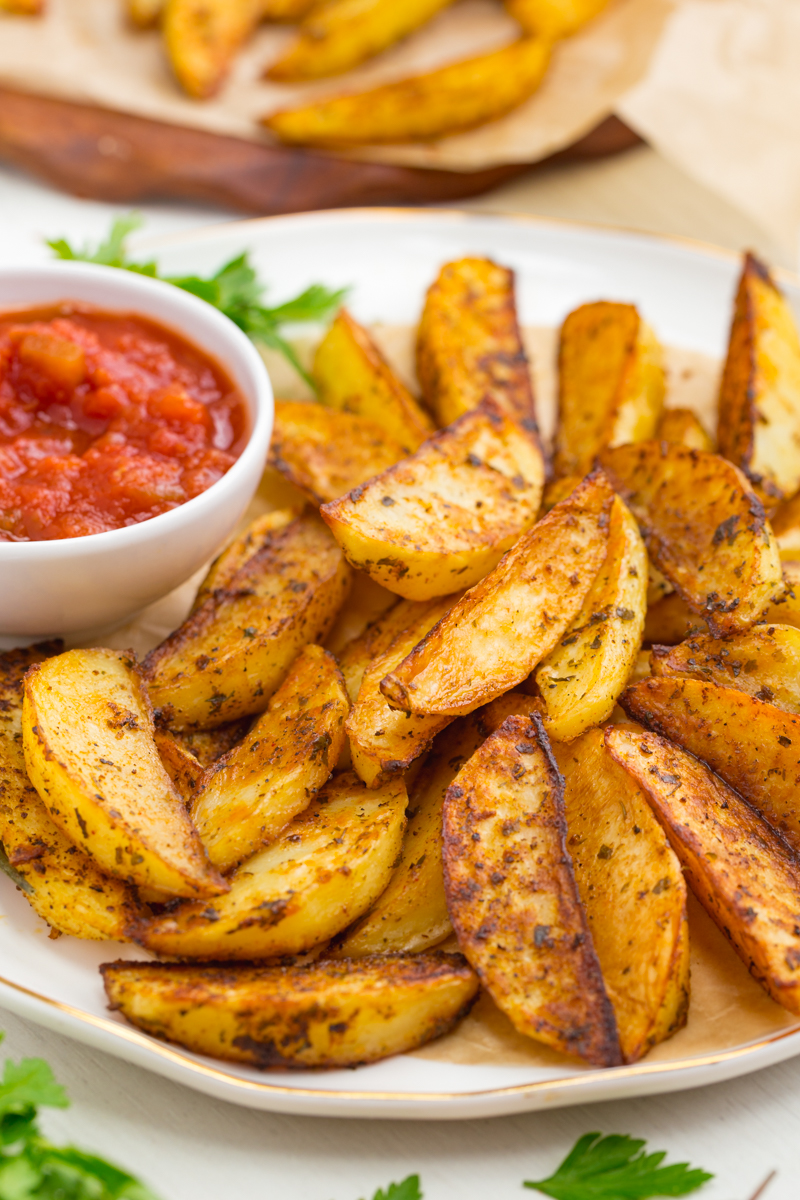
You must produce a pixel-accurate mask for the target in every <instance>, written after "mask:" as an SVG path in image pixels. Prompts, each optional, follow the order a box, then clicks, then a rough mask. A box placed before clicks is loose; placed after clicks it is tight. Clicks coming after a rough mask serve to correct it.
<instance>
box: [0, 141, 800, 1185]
mask: <svg viewBox="0 0 800 1200" xmlns="http://www.w3.org/2000/svg"><path fill="white" fill-rule="evenodd" d="M469 207H472V208H476V209H481V210H483V211H487V212H511V211H517V212H532V213H537V214H539V215H544V216H558V217H566V218H571V219H577V220H586V221H596V222H600V223H604V224H616V225H623V226H628V227H632V228H637V229H643V230H651V231H655V232H663V233H670V234H678V235H682V236H689V237H696V238H700V239H703V240H707V241H716V242H718V243H719V244H722V245H726V246H729V247H731V248H734V249H737V248H741V247H743V246H749V247H752V248H754V249H756V250H757V251H760V252H761V253H762V254H763V255H764V256H765V257H767V258H768V259H770V260H771V261H772V262H773V263H775V264H780V265H783V266H788V267H796V266H797V264H796V263H794V262H793V261H791V258H790V257H789V255H788V254H786V253H782V252H781V250H780V248H778V247H776V246H775V245H774V244H773V243H772V242H771V239H770V237H769V234H768V232H765V231H763V230H760V229H758V228H757V227H755V226H754V225H753V224H752V223H751V222H750V221H749V220H748V219H747V218H745V217H743V216H741V215H739V214H738V213H736V212H735V211H734V210H733V209H731V208H730V207H729V206H728V205H726V204H723V203H722V202H720V201H719V200H717V199H716V198H715V197H714V196H712V195H711V194H710V193H709V192H707V191H706V190H705V189H704V188H702V187H699V186H698V185H696V184H694V183H693V182H692V181H691V180H689V179H688V178H686V176H684V175H682V174H681V173H680V172H678V171H677V170H675V169H674V168H673V167H671V166H670V165H669V164H668V163H666V162H664V160H663V159H661V158H659V157H658V155H656V154H655V153H654V152H652V151H650V150H647V149H644V148H642V149H638V150H634V151H632V152H631V153H629V154H628V155H626V156H624V157H622V158H619V159H614V160H609V161H606V162H601V163H595V164H588V165H577V166H570V167H562V168H559V169H553V170H547V171H543V172H540V173H535V174H532V175H530V176H529V177H528V178H526V179H523V180H520V181H517V182H516V183H514V184H511V185H510V186H508V187H506V188H503V189H501V190H500V191H498V192H496V193H494V194H493V195H491V196H489V197H484V198H482V199H481V200H478V201H474V202H472V204H470V206H469ZM113 211H114V210H113V209H112V208H111V207H110V206H107V205H100V204H88V203H84V202H80V201H76V200H73V199H71V198H69V197H65V196H62V195H59V194H57V193H55V192H52V191H50V190H49V189H47V188H44V187H40V186H39V185H37V184H33V183H32V182H30V181H29V180H26V179H24V178H23V177H22V176H20V175H17V174H15V173H13V172H10V171H3V170H2V169H0V265H10V264H12V263H25V262H34V261H37V260H39V261H41V260H43V259H44V258H46V257H47V253H46V252H45V251H44V250H43V248H42V245H41V239H42V238H43V237H45V236H50V237H55V236H60V235H67V236H69V237H72V238H77V239H78V240H82V239H84V238H86V237H91V238H92V239H93V240H96V239H97V237H98V236H99V235H100V234H102V233H103V232H104V231H105V229H106V227H107V224H108V220H109V217H110V215H111V214H112V212H113ZM145 216H146V217H147V222H148V224H147V232H148V233H152V234H155V233H162V232H163V233H166V232H169V231H171V230H173V229H179V228H182V229H185V228H189V227H191V226H192V225H201V224H205V223H207V222H209V221H211V220H221V219H226V218H229V217H230V214H226V213H221V212H209V211H208V210H205V211H204V210H200V209H180V208H171V209H168V208H148V209H146V210H145ZM0 1028H2V1029H5V1031H6V1035H7V1036H6V1041H5V1043H4V1047H3V1049H4V1050H5V1052H6V1053H7V1054H9V1055H11V1056H13V1057H14V1058H19V1057H21V1056H24V1055H34V1054H35V1055H42V1056H44V1057H45V1058H47V1059H48V1061H49V1062H50V1063H51V1064H52V1066H53V1068H54V1070H55V1072H56V1074H57V1076H58V1078H59V1079H60V1080H61V1082H63V1083H64V1084H65V1085H66V1086H67V1088H68V1090H69V1093H70V1095H71V1097H72V1101H73V1106H72V1108H71V1109H69V1110H68V1111H66V1112H56V1111H54V1112H49V1113H46V1114H45V1116H44V1119H43V1124H44V1127H45V1130H46V1131H47V1133H48V1134H49V1135H50V1136H51V1137H53V1138H54V1139H56V1140H64V1141H66V1140H70V1141H74V1142H75V1143H77V1144H79V1145H81V1146H82V1147H84V1148H86V1149H89V1150H92V1151H95V1152H97V1153H100V1154H104V1155H107V1156H109V1157H111V1158H113V1159H116V1160H117V1161H119V1163H120V1164H121V1165H123V1166H127V1167H128V1168H129V1169H131V1170H133V1171H135V1172H137V1173H139V1174H140V1175H141V1176H142V1177H143V1178H144V1179H145V1180H146V1182H147V1183H149V1184H150V1186H151V1187H152V1188H153V1189H154V1190H155V1191H156V1192H157V1193H158V1194H159V1195H160V1196H161V1197H163V1200H184V1198H185V1200H189V1198H191V1200H220V1197H225V1198H228V1197H235V1200H271V1198H272V1197H275V1198H276V1200H277V1198H279V1200H360V1198H364V1200H369V1198H370V1197H371V1196H372V1194H373V1192H374V1191H375V1189H376V1188H378V1187H385V1186H386V1184H387V1183H389V1182H390V1181H392V1180H400V1179H402V1178H403V1177H405V1176H406V1175H408V1174H410V1173H412V1172H418V1173H419V1174H420V1175H421V1176H422V1184H423V1190H424V1193H425V1196H426V1197H427V1200H461V1198H462V1197H463V1198H465V1200H506V1198H508V1200H513V1197H522V1196H523V1195H526V1194H527V1195H528V1196H533V1195H535V1194H536V1193H532V1192H527V1193H523V1192H522V1191H521V1183H522V1181H523V1180H524V1179H530V1178H534V1179H535V1178H537V1177H538V1178H541V1177H543V1176H546V1175H548V1174H549V1173H550V1172H551V1171H552V1170H553V1169H554V1168H555V1166H556V1165H557V1163H558V1162H560V1160H561V1159H562V1158H563V1156H564V1155H565V1154H566V1152H567V1151H568V1150H569V1149H570V1147H571V1146H572V1144H573V1142H574V1141H575V1140H576V1138H578V1137H579V1136H580V1135H581V1134H583V1133H586V1132H588V1131H590V1130H594V1129H597V1130H602V1131H603V1132H606V1133H612V1132H617V1133H630V1134H632V1135H635V1136H638V1137H645V1138H647V1139H649V1141H650V1144H651V1149H666V1150H669V1152H670V1157H671V1159H673V1160H687V1159H688V1160H689V1161H691V1162H692V1163H693V1164H694V1165H696V1166H703V1167H705V1168H706V1169H707V1170H710V1171H714V1172H715V1174H716V1179H715V1180H714V1182H713V1183H711V1184H709V1185H708V1186H707V1188H706V1189H704V1190H703V1192H702V1193H700V1195H701V1196H702V1197H704V1198H706V1200H749V1198H750V1197H751V1196H752V1195H753V1193H754V1192H755V1190H756V1188H757V1187H758V1185H759V1184H760V1183H761V1182H762V1180H763V1179H764V1178H765V1176H766V1175H767V1174H768V1173H769V1172H770V1171H771V1170H772V1169H777V1171H778V1175H777V1177H776V1178H775V1179H774V1180H773V1182H772V1183H771V1184H770V1186H769V1188H768V1189H767V1191H766V1192H765V1193H764V1196H765V1200H797V1197H798V1196H800V1137H798V1134H800V1058H799V1059H797V1060H795V1061H794V1062H789V1063H785V1064H783V1065H781V1066H778V1067H773V1068H771V1069H770V1070H767V1071H762V1072H760V1073H758V1074H755V1075H751V1076H748V1077H745V1078H743V1079H740V1080H737V1081H734V1082H732V1083H727V1084H721V1085H719V1086H716V1087H712V1088H706V1089H703V1090H699V1091H694V1092H683V1093H676V1094H673V1095H670V1096H657V1097H651V1098H649V1099H643V1100H632V1101H625V1102H619V1103H616V1102H615V1103H608V1104H603V1105H595V1106H591V1107H581V1108H572V1109H560V1110H557V1111H554V1112H552V1113H538V1114H532V1115H530V1116H516V1117H504V1118H500V1119H496V1120H487V1121H481V1122H478V1121H472V1122H461V1123H446V1122H442V1123H437V1122H433V1121H428V1122H394V1121H381V1122H369V1123H368V1122H364V1121H342V1120H339V1121H336V1120H322V1119H318V1118H300V1117H286V1116H272V1115H269V1114H267V1113H258V1112H250V1111H248V1110H246V1109H243V1108H238V1107H234V1106H233V1105H227V1104H224V1103H221V1102H218V1101H215V1100H211V1099H208V1098H206V1097H204V1096H201V1095H198V1094H196V1093H194V1092H191V1091H188V1090H186V1089H183V1088H181V1087H178V1086H177V1085H175V1084H172V1083H169V1082H167V1081H165V1080H163V1079H160V1078H158V1077H157V1076H155V1075H151V1074H149V1073H147V1072H145V1071H142V1070H140V1069H138V1068H136V1067H132V1066H128V1065H127V1064H125V1063H122V1062H120V1061H118V1060H116V1059H113V1058H110V1057H108V1056H106V1055H104V1054H101V1053H97V1052H94V1051H91V1050H88V1049H86V1048H85V1047H83V1046H81V1045H79V1044H78V1043H76V1042H71V1041H68V1040H66V1039H64V1038H62V1037H59V1036H57V1035H55V1034H52V1033H49V1032H47V1031H45V1030H43V1029H40V1028H38V1027H36V1026H33V1025H28V1024H27V1023H25V1022H23V1021H20V1020H19V1019H17V1018H16V1017H13V1016H12V1015H11V1014H10V1013H5V1012H1V1011H0ZM1 1054H2V1052H0V1055H1Z"/></svg>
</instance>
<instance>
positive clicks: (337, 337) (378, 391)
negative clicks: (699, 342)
mask: <svg viewBox="0 0 800 1200" xmlns="http://www.w3.org/2000/svg"><path fill="white" fill-rule="evenodd" d="M314 380H315V382H316V384H317V390H318V392H319V398H320V401H321V403H322V404H327V405H328V406H329V407H330V408H338V409H343V410H344V411H345V412H348V413H353V414H354V415H355V416H357V417H363V418H364V419H365V420H368V421H372V422H373V423H374V424H375V425H377V426H379V427H380V428H381V429H383V430H384V432H385V434H386V436H387V437H388V438H391V441H392V443H399V444H400V445H401V446H402V447H403V451H404V453H405V454H413V452H414V451H415V450H417V449H418V448H419V447H420V446H421V445H422V443H423V442H424V441H426V440H427V438H429V437H430V436H431V434H432V433H433V428H434V427H433V422H432V421H431V419H430V417H429V416H428V414H427V413H426V412H425V411H424V410H423V409H422V407H421V406H420V405H419V404H418V403H417V401H416V400H415V399H414V397H413V396H412V395H411V393H410V392H409V390H408V388H406V387H405V385H404V384H402V383H401V382H400V380H399V379H398V378H397V376H396V375H395V373H394V371H393V370H392V368H391V367H390V366H389V364H388V363H387V361H386V359H385V358H384V357H383V355H382V354H381V352H380V350H379V349H378V347H377V346H376V345H375V343H374V342H373V340H372V338H371V337H370V335H369V333H368V332H367V330H366V329H364V327H363V325H359V324H358V322H357V321H355V320H354V319H353V318H352V317H351V315H350V313H349V312H348V311H347V309H345V308H342V309H340V310H339V312H338V314H337V316H336V319H335V320H334V321H333V323H332V325H331V327H330V329H329V330H328V332H327V333H326V334H325V337H324V338H323V339H322V341H321V342H320V344H319V346H318V347H317V352H316V354H315V356H314Z"/></svg>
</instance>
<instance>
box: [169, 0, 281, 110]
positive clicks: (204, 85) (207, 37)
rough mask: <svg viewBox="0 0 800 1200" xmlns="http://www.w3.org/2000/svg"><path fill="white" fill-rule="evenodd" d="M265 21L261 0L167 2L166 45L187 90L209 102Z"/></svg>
mask: <svg viewBox="0 0 800 1200" xmlns="http://www.w3.org/2000/svg"><path fill="white" fill-rule="evenodd" d="M260 18H261V0H165V4H164V12H163V18H162V21H163V28H164V43H165V45H166V48H167V55H168V56H169V60H170V63H171V64H172V69H173V71H174V72H175V75H176V77H177V79H178V82H179V83H180V85H181V87H182V88H183V89H184V91H186V92H188V93H189V95H190V96H194V97H195V98H196V99H197V100H205V99H207V98H208V97H209V96H213V95H214V93H215V92H217V91H219V89H220V87H221V86H222V83H223V81H224V79H225V77H226V76H227V74H228V72H229V70H230V69H231V66H232V64H233V60H234V58H235V57H236V54H237V52H238V50H239V49H240V47H241V46H243V45H244V43H245V42H246V41H247V39H248V38H249V37H250V34H251V33H252V32H253V30H254V29H255V27H256V25H257V24H258V22H259V20H260Z"/></svg>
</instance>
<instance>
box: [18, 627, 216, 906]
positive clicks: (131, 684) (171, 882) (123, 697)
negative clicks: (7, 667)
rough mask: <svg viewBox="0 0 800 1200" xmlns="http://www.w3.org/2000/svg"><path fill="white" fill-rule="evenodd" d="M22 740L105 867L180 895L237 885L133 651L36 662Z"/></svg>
mask: <svg viewBox="0 0 800 1200" xmlns="http://www.w3.org/2000/svg"><path fill="white" fill-rule="evenodd" d="M22 745H23V750H24V753H25V766H26V768H27V771H28V775H29V777H30V781H31V783H32V784H33V786H34V787H35V788H36V791H37V792H38V793H39V796H40V797H41V800H42V802H43V804H44V806H45V808H46V809H47V811H48V813H49V814H50V816H51V817H52V819H53V821H54V823H55V824H56V825H57V826H58V828H59V829H60V830H61V831H62V832H63V833H65V834H66V835H67V837H68V838H70V840H71V841H72V842H74V844H75V845H76V846H78V847H79V848H80V849H82V850H85V851H86V852H87V854H90V855H91V857H92V858H93V859H94V860H95V862H96V863H98V864H99V866H101V867H102V868H103V870H104V871H107V872H108V873H109V874H110V875H114V876H116V877H117V878H119V879H124V880H125V881H126V882H128V883H135V884H139V885H141V886H142V887H150V888H157V889H158V890H160V891H164V892H168V893H169V894H170V895H171V896H199V897H206V896H218V895H220V893H222V892H225V891H227V890H228V889H227V884H226V883H225V881H224V879H223V878H222V877H221V875H219V874H218V872H217V871H216V870H215V869H214V868H213V867H212V866H211V864H210V863H209V861H208V859H207V858H206V856H205V852H204V850H203V847H202V844H201V842H200V839H199V837H198V836H197V831H196V830H195V828H194V826H193V825H192V823H191V821H190V820H189V816H188V814H187V812H186V809H185V808H184V806H183V802H182V800H181V798H180V796H179V795H178V793H177V792H176V790H175V788H174V786H173V784H172V781H171V779H170V777H169V775H168V774H167V772H166V771H165V770H164V767H163V766H162V764H161V759H160V758H159V756H158V751H157V749H156V744H155V740H154V737H153V713H152V709H151V707H150V702H149V700H148V697H147V691H146V689H145V686H144V683H143V681H142V679H141V675H140V673H139V671H138V670H137V668H136V666H135V664H134V663H133V661H132V660H131V659H130V658H129V657H128V656H127V654H125V653H124V652H121V651H116V650H68V651H67V652H66V653H64V654H59V655H57V656H56V657H55V658H49V659H47V660H46V661H45V662H43V663H39V664H37V665H35V666H33V667H31V669H30V671H29V672H28V674H27V675H26V677H25V699H24V703H23V712H22Z"/></svg>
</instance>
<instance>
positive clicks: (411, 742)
mask: <svg viewBox="0 0 800 1200" xmlns="http://www.w3.org/2000/svg"><path fill="white" fill-rule="evenodd" d="M456 599H457V597H455V596H444V597H441V598H440V599H438V600H432V601H429V602H428V603H427V604H417V605H415V606H414V607H415V609H416V612H414V613H412V612H411V611H410V610H411V602H410V601H407V602H406V603H407V604H408V609H407V610H406V615H408V617H409V620H408V623H407V624H404V625H403V627H402V629H401V630H400V631H399V632H398V633H397V634H395V636H394V637H393V638H392V640H391V642H390V643H389V644H388V646H387V647H386V649H385V650H383V651H382V652H380V653H377V654H376V657H375V658H374V659H373V660H372V662H370V664H369V665H368V666H367V668H366V670H365V671H364V674H363V676H362V680H361V686H360V688H359V690H358V697H357V698H356V702H355V704H354V705H353V708H352V710H351V712H350V716H349V717H348V718H347V725H346V729H347V736H348V738H349V739H350V754H351V756H352V760H353V767H354V768H355V770H356V772H357V774H358V775H359V777H360V778H361V779H363V780H364V782H365V783H366V785H367V786H368V787H376V786H379V785H380V784H382V783H383V782H384V781H385V780H386V779H388V778H389V777H390V776H392V775H397V774H400V773H402V772H403V771H406V770H408V768H409V767H410V766H411V764H412V763H413V762H414V761H415V760H416V759H418V758H419V756H420V755H421V754H423V753H424V752H425V751H426V750H427V749H428V747H429V746H430V744H431V742H432V741H433V739H434V737H435V736H436V734H437V733H439V732H440V730H442V729H444V727H445V726H446V725H449V723H450V720H451V718H450V717H441V716H412V715H409V714H408V713H406V712H396V711H395V710H394V709H392V708H390V706H389V702H388V700H387V699H386V697H385V696H384V695H383V693H382V692H381V690H380V685H381V681H382V680H383V679H384V677H385V676H386V675H387V674H388V673H389V672H390V671H392V670H393V669H394V668H395V667H396V666H397V665H398V663H401V662H402V661H403V660H404V659H405V657H406V655H407V654H408V653H409V652H410V651H411V650H413V648H414V646H416V644H417V643H418V642H419V640H420V639H421V638H423V637H424V636H425V635H426V634H427V632H428V631H429V630H430V629H432V628H433V626H434V625H435V624H436V622H437V621H438V620H440V618H441V617H443V616H444V615H445V613H446V612H447V611H448V610H449V609H450V608H451V607H452V605H453V604H454V603H455V601H456ZM399 619H400V617H399V614H398V617H397V618H396V621H399ZM393 624H394V622H391V621H390V622H387V626H388V627H389V628H391V627H392V625H393Z"/></svg>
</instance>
